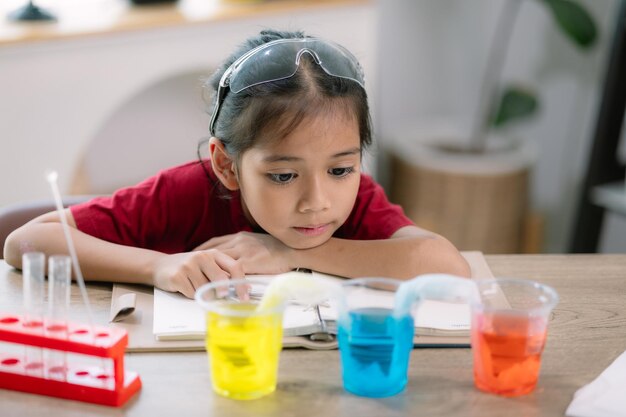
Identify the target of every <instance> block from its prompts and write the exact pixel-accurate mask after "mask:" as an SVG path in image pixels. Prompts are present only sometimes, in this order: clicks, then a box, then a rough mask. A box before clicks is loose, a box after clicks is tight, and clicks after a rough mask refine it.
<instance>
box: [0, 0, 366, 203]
mask: <svg viewBox="0 0 626 417" xmlns="http://www.w3.org/2000/svg"><path fill="white" fill-rule="evenodd" d="M375 17H376V15H375V12H374V5H371V4H361V5H359V4H356V5H348V6H333V5H329V6H328V7H326V8H324V7H319V8H315V9H311V10H305V11H299V12H289V13H277V14H275V15H267V14H266V15H263V16H262V17H250V18H241V19H233V20H223V21H215V22H208V23H204V24H200V23H194V24H192V25H189V26H176V27H168V28H163V29H155V30H144V31H134V32H120V33H117V34H102V35H99V36H91V37H86V38H83V39H80V38H78V39H67V40H53V41H42V42H31V43H24V44H15V45H14V46H2V47H0V206H3V205H6V204H9V203H14V202H19V201H26V200H36V199H49V198H50V197H51V194H50V190H49V188H48V185H47V183H46V181H45V180H44V172H45V171H46V170H47V169H51V168H53V169H56V170H58V171H59V184H60V187H61V191H62V192H63V193H66V192H67V191H68V188H69V184H70V182H71V181H70V180H71V177H72V175H73V173H74V171H75V169H76V165H77V163H78V161H79V160H80V158H81V155H82V154H83V152H84V150H85V149H87V148H88V147H89V144H90V142H91V140H93V139H94V138H95V137H99V136H100V135H102V134H104V133H106V132H107V131H108V132H113V134H115V135H121V134H122V133H121V132H124V131H126V132H128V135H127V137H125V138H124V140H126V141H143V142H141V143H143V144H144V146H143V147H144V148H145V155H144V157H145V159H139V158H138V160H137V166H138V167H140V166H141V165H142V164H147V163H148V162H146V161H151V160H153V159H151V158H154V152H161V153H164V152H165V153H167V152H168V149H167V146H168V145H167V144H164V142H161V141H157V143H158V144H159V146H153V147H150V145H151V142H150V135H151V134H153V132H152V131H150V129H146V130H144V131H143V132H144V133H145V134H142V129H141V126H136V125H132V124H133V123H134V120H135V119H136V120H139V121H140V123H142V124H146V122H145V120H149V118H150V117H152V118H154V119H158V120H159V122H163V120H171V121H172V123H173V124H174V125H173V126H170V127H169V128H168V129H167V131H176V127H179V131H180V135H181V137H184V138H183V140H182V141H181V138H179V137H172V138H171V139H170V140H171V142H170V143H169V146H183V147H185V146H188V147H189V151H188V153H185V152H181V153H176V155H178V156H176V157H177V158H181V159H182V160H188V159H191V158H193V157H194V154H195V139H197V138H199V137H200V136H202V135H204V134H205V132H196V131H195V130H193V131H192V130H190V129H189V125H186V124H184V122H183V123H181V121H180V120H176V119H175V117H173V112H171V111H168V110H167V108H166V106H163V107H161V111H159V112H154V114H150V112H152V111H153V110H155V107H156V106H153V105H152V104H153V103H150V100H152V98H153V97H154V94H151V88H153V87H155V86H159V85H161V86H162V84H163V83H169V81H170V80H172V79H176V78H177V77H178V76H179V75H185V74H193V73H197V72H202V71H207V72H208V71H210V70H211V69H212V68H215V67H216V66H217V65H218V64H219V62H221V61H222V60H223V59H224V58H225V57H226V56H227V55H228V54H230V52H231V51H232V50H233V49H234V47H235V46H236V45H238V44H239V43H241V42H243V41H244V40H245V39H246V38H247V37H249V36H251V35H253V34H257V33H258V32H259V31H260V30H261V29H264V28H276V29H283V30H296V29H303V30H305V31H306V32H307V33H309V34H312V35H318V36H322V37H325V38H328V39H333V40H335V41H337V42H340V43H342V44H344V45H345V46H346V47H348V48H349V49H351V50H352V51H353V52H354V53H355V55H357V57H358V58H360V59H361V61H362V64H363V66H364V68H365V71H366V72H367V73H368V75H369V76H370V77H371V79H376V76H375V73H376V68H375V65H374V64H375V62H374V60H373V58H374V56H375V50H374V49H373V46H375V39H374V37H375V30H374V28H375ZM370 84H371V83H370ZM187 87H189V91H190V94H195V93H196V91H193V87H194V86H193V85H188V86H187ZM370 92H371V94H372V95H373V96H374V97H375V91H374V86H371V88H370ZM196 98H197V97H193V98H192V100H195V99H196ZM121 108H126V109H128V108H130V109H131V110H133V109H134V110H137V111H138V113H137V117H136V118H135V117H127V118H123V117H116V116H117V115H119V113H118V112H119V110H120V109H121ZM198 117H200V118H203V120H202V121H200V122H199V123H198V125H204V126H207V125H208V117H207V116H206V114H204V113H203V109H200V108H199V109H198ZM112 119H115V120H117V121H120V120H121V123H122V124H124V123H126V124H128V126H127V128H125V126H123V125H121V126H120V125H117V126H115V128H110V127H109V126H107V123H108V122H109V121H110V120H112ZM176 123H178V124H176ZM194 126H195V125H194ZM164 130H166V129H164ZM196 135H197V137H196V138H194V136H196ZM118 142H119V141H118ZM129 148H133V149H139V150H141V148H142V146H137V143H135V144H134V146H130V147H129ZM114 151H116V152H118V154H120V153H123V152H124V149H116V150H114ZM116 152H107V153H103V154H102V157H103V158H104V157H105V156H107V155H109V157H110V160H109V161H107V164H108V167H109V169H110V170H111V171H114V170H116V169H119V168H118V165H119V164H117V165H116V163H118V162H119V160H118V161H116V159H115V153H116ZM138 153H139V152H138ZM151 153H152V155H151ZM125 156H126V155H120V159H123V157H125ZM170 156H171V155H170ZM181 162H182V161H181ZM163 168H165V167H163ZM133 174H134V175H133V178H135V176H136V175H137V173H133Z"/></svg>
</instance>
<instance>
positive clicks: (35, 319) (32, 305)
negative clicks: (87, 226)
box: [22, 252, 46, 376]
mask: <svg viewBox="0 0 626 417" xmlns="http://www.w3.org/2000/svg"><path fill="white" fill-rule="evenodd" d="M45 260H46V258H45V255H44V254H43V253H41V252H27V253H24V254H23V255H22V283H23V287H22V289H23V295H24V321H23V324H22V325H23V326H24V327H27V328H28V329H30V330H31V331H32V332H35V333H40V334H43V329H44V319H43V318H44V317H43V316H44V314H43V313H44V294H45V291H44V275H45V274H44V269H45ZM24 363H25V365H24V369H25V370H26V373H27V374H28V375H32V376H42V375H43V368H44V366H43V351H42V348H39V347H33V346H25V348H24Z"/></svg>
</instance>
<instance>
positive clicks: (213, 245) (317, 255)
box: [194, 226, 470, 279]
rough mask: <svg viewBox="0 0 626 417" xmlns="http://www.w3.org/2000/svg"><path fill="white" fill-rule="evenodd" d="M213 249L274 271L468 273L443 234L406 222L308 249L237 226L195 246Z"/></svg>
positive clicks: (253, 270) (251, 270) (260, 270)
mask: <svg viewBox="0 0 626 417" xmlns="http://www.w3.org/2000/svg"><path fill="white" fill-rule="evenodd" d="M207 249H217V250H220V251H221V252H223V253H225V254H227V255H229V256H231V257H232V258H233V259H237V260H238V261H239V262H241V264H242V266H243V268H244V271H245V272H246V273H248V274H278V273H281V272H286V271H289V270H292V269H295V268H307V269H312V270H315V271H319V272H324V273H327V274H331V275H339V276H343V277H347V278H354V277H368V276H370V277H371V276H381V277H392V278H402V279H407V278H413V277H415V276H417V275H420V274H426V273H437V272H441V273H449V274H454V275H460V276H464V277H469V276H470V268H469V265H468V264H467V262H466V261H465V259H464V258H463V257H462V256H461V254H460V253H459V251H458V250H457V249H456V248H455V247H454V246H453V245H452V244H451V243H450V242H449V241H448V240H446V239H444V238H443V237H441V236H439V235H437V234H434V233H431V232H427V231H425V230H422V229H419V228H418V227H415V226H405V227H402V228H400V229H399V230H398V231H396V232H395V233H394V234H393V236H391V238H389V239H381V240H347V239H338V238H331V239H329V240H328V241H327V242H326V243H324V244H322V245H320V246H317V247H315V248H311V249H292V248H290V247H287V246H286V245H284V244H283V243H282V242H280V241H279V240H278V239H276V238H275V237H273V236H271V235H268V234H262V233H249V232H240V233H235V234H232V235H225V236H220V237H217V238H213V239H210V240H209V241H207V242H205V243H203V244H202V245H200V246H198V247H197V248H195V249H194V250H195V251H199V252H201V251H204V250H207Z"/></svg>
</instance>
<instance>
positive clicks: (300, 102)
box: [205, 30, 372, 159]
mask: <svg viewBox="0 0 626 417" xmlns="http://www.w3.org/2000/svg"><path fill="white" fill-rule="evenodd" d="M305 37H306V36H305V34H304V33H303V32H301V31H296V32H281V31H275V30H264V31H261V33H260V34H259V35H257V36H254V37H252V38H249V39H248V40H246V41H245V43H244V44H242V45H241V46H240V47H239V48H238V49H237V50H236V51H235V52H234V53H233V54H232V55H231V56H230V57H228V59H226V60H225V61H224V62H223V63H222V65H221V66H220V68H219V69H218V70H217V71H216V72H215V73H214V74H213V75H212V76H211V78H210V79H209V80H208V82H207V83H206V84H205V88H211V89H212V91H211V92H212V96H213V98H212V100H211V106H210V109H212V108H213V106H214V105H215V100H216V99H217V97H216V96H217V94H215V92H216V91H217V88H218V86H219V82H220V79H221V77H222V75H223V74H224V72H225V71H226V70H227V69H228V67H230V66H231V65H232V64H233V62H235V61H236V60H237V59H238V58H239V57H240V56H242V55H243V54H245V53H246V52H248V51H250V50H252V49H254V48H256V47H257V46H259V45H263V44H265V43H268V42H271V41H274V40H277V39H293V38H305ZM303 58H305V59H303V60H302V61H301V63H300V66H299V68H298V71H297V72H296V74H295V75H293V76H292V77H290V78H287V79H282V80H278V81H273V82H267V83H263V84H259V85H256V86H253V87H249V88H247V89H245V90H243V91H241V92H239V93H237V94H233V93H231V92H228V93H227V94H226V96H225V98H224V102H223V103H222V105H221V108H220V113H219V116H218V118H217V120H216V121H215V127H214V129H215V136H216V137H218V138H219V139H220V140H221V141H222V143H223V144H224V146H225V147H226V150H227V151H228V153H229V154H231V156H233V158H235V159H238V158H239V157H240V156H241V154H242V153H243V152H245V151H246V150H248V149H249V148H251V147H252V146H254V145H255V143H257V141H260V140H262V141H265V140H280V139H282V138H284V137H285V136H287V135H288V134H289V133H291V132H292V131H293V130H294V129H295V128H297V127H298V125H299V124H300V123H301V122H302V120H304V119H305V118H306V117H310V116H312V115H316V114H329V113H331V114H335V113H338V114H342V115H349V116H351V115H354V116H355V117H356V119H357V123H358V126H359V136H360V143H361V149H362V150H363V149H365V148H367V146H369V145H370V144H371V141H372V138H371V135H372V134H371V123H370V114H369V107H368V104H367V94H366V92H365V90H364V89H363V88H362V87H361V86H360V85H359V84H357V83H356V82H354V81H351V80H345V79H343V78H339V77H334V76H331V75H328V74H326V72H324V70H323V69H322V68H321V67H320V66H319V65H317V64H316V63H315V62H314V61H313V60H312V59H309V58H310V56H309V55H308V54H305V55H303ZM270 132H271V136H270V135H269V133H270Z"/></svg>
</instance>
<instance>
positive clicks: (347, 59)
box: [209, 38, 365, 135]
mask: <svg viewBox="0 0 626 417" xmlns="http://www.w3.org/2000/svg"><path fill="white" fill-rule="evenodd" d="M305 53H308V54H309V55H310V56H311V57H312V58H313V60H314V61H315V63H316V64H317V65H319V66H320V67H321V68H322V69H323V70H324V72H326V73H327V74H328V75H331V76H333V77H339V78H345V79H347V80H351V81H354V82H356V83H358V84H359V85H360V86H361V87H363V88H365V82H364V76H363V70H362V69H361V65H360V64H359V62H358V61H357V59H356V58H355V57H354V55H352V53H350V51H348V50H347V49H346V48H344V47H343V46H341V45H338V44H336V43H332V42H328V41H324V40H321V39H317V38H295V39H278V40H275V41H272V42H268V43H266V44H263V45H260V46H258V47H256V48H254V49H252V50H251V51H249V52H247V53H245V54H244V55H243V56H241V57H240V58H239V59H237V60H236V61H235V62H234V63H233V64H232V65H231V66H230V67H228V69H227V70H226V71H225V72H224V75H222V78H221V79H220V84H219V86H218V89H217V100H215V107H214V108H213V114H212V115H211V122H210V124H209V132H210V133H211V135H214V134H215V132H214V129H215V122H216V120H217V116H218V114H219V111H220V107H221V106H222V103H223V102H224V98H225V97H226V93H227V91H228V90H230V92H231V93H235V94H237V93H239V92H241V91H243V90H245V89H246V88H250V87H252V86H255V85H259V84H264V83H269V82H272V81H278V80H283V79H286V78H290V77H292V76H293V75H294V74H295V73H296V71H297V70H298V66H299V65H300V58H301V57H302V55H303V54H305Z"/></svg>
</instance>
